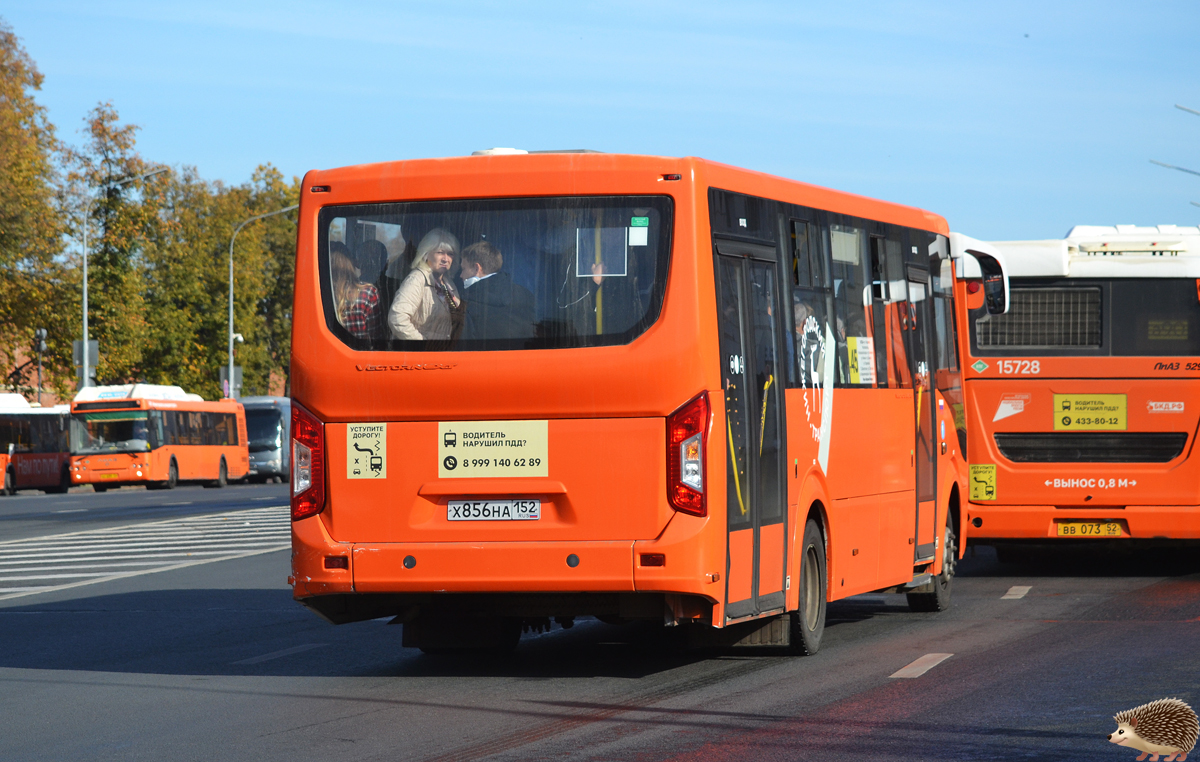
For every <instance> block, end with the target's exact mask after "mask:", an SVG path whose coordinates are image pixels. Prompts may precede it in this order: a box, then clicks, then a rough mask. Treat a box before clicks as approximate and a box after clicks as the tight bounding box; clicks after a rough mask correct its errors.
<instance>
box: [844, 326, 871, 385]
mask: <svg viewBox="0 0 1200 762" xmlns="http://www.w3.org/2000/svg"><path fill="white" fill-rule="evenodd" d="M846 355H847V359H848V360H849V361H850V363H849V364H850V383H852V384H874V383H875V345H874V343H873V342H872V341H871V337H870V336H847V337H846Z"/></svg>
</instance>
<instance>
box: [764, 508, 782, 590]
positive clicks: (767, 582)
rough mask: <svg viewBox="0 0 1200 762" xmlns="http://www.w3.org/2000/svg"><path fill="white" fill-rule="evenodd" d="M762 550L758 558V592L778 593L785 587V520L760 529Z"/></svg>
mask: <svg viewBox="0 0 1200 762" xmlns="http://www.w3.org/2000/svg"><path fill="white" fill-rule="evenodd" d="M759 534H760V535H761V538H762V542H761V546H762V552H761V554H760V558H759V559H758V594H759V595H767V594H768V593H778V592H779V591H780V590H782V589H783V522H782V521H781V522H779V523H778V524H769V525H767V526H765V527H763V528H762V529H760V530H759Z"/></svg>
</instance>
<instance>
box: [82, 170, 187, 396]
mask: <svg viewBox="0 0 1200 762" xmlns="http://www.w3.org/2000/svg"><path fill="white" fill-rule="evenodd" d="M168 169H169V167H159V168H158V169H156V170H154V171H152V172H145V173H143V174H140V175H134V176H133V177H126V178H124V179H123V180H114V181H112V182H107V183H104V184H103V185H100V186H98V188H99V189H101V190H102V189H104V188H111V187H118V186H121V185H125V184H126V183H131V182H133V181H134V180H145V179H146V178H147V177H150V176H151V175H157V174H158V173H160V172H166V171H167V170H168ZM91 216H92V197H91V196H88V197H87V200H86V201H85V202H84V206H83V345H82V346H81V347H80V348H79V349H80V353H81V354H82V355H83V357H82V360H83V380H82V381H80V384H79V385H80V388H86V387H88V386H90V385H91V384H90V380H91V376H89V375H88V243H87V231H88V218H89V217H91Z"/></svg>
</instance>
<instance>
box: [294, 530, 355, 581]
mask: <svg viewBox="0 0 1200 762" xmlns="http://www.w3.org/2000/svg"><path fill="white" fill-rule="evenodd" d="M351 549H352V547H351V545H350V544H349V543H340V542H335V541H334V540H333V538H332V537H330V536H329V531H328V529H327V528H326V527H325V524H324V523H323V522H322V521H321V517H320V516H312V517H310V518H307V519H303V520H301V521H293V522H292V574H291V577H290V578H289V580H288V582H289V584H291V585H293V588H292V597H294V598H308V597H310V596H313V595H327V594H329V593H349V592H353V591H354V578H353V576H352V575H353V569H354V559H353V557H351V559H350V564H349V566H350V568H348V569H337V568H334V569H328V568H326V566H325V559H326V558H330V557H337V556H351Z"/></svg>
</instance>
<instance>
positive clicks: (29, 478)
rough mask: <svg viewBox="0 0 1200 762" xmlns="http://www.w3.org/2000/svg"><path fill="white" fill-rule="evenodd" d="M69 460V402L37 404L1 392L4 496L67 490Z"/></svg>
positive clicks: (0, 464) (0, 491)
mask: <svg viewBox="0 0 1200 762" xmlns="http://www.w3.org/2000/svg"><path fill="white" fill-rule="evenodd" d="M69 459H70V450H69V449H68V447H67V406H66V405H61V406H59V407H49V408H42V407H33V406H32V405H30V404H29V402H28V401H27V400H26V399H25V398H24V397H22V396H21V395H19V394H0V474H3V476H4V480H3V484H2V486H0V495H13V494H16V492H17V491H18V490H23V489H40V490H42V491H43V492H47V493H51V492H58V493H61V492H66V491H67V488H68V487H70V486H71V479H70V474H69V472H68V470H67V462H68V460H69Z"/></svg>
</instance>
